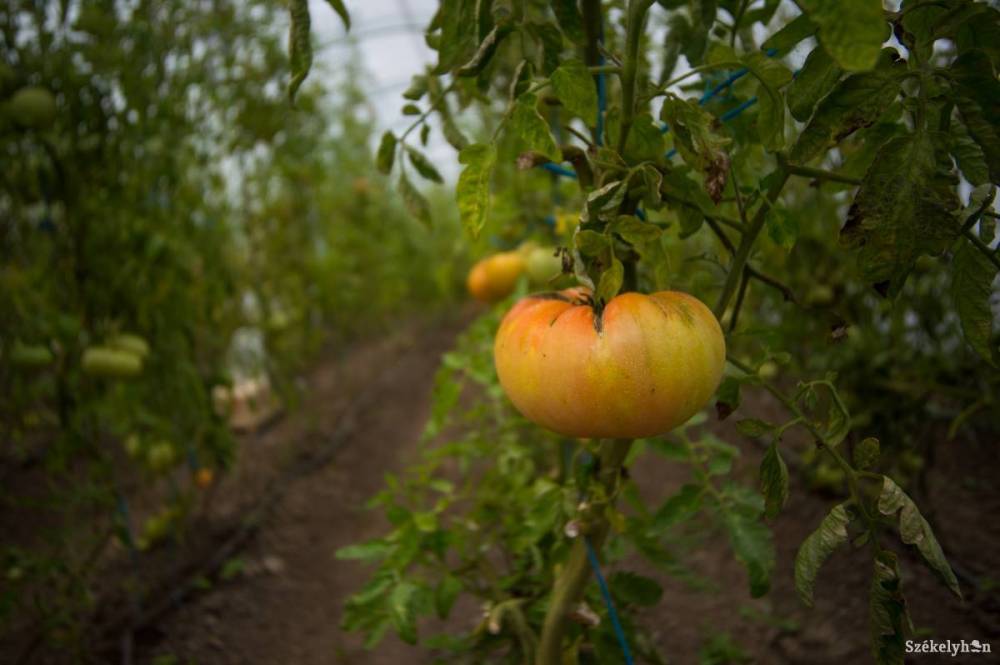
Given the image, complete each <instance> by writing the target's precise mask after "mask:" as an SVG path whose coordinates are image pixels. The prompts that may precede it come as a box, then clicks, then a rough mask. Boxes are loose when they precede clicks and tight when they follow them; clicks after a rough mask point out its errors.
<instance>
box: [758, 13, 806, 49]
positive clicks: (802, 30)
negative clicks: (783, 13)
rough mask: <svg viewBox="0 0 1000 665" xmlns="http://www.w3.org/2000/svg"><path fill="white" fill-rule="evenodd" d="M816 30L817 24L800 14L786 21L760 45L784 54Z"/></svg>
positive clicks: (762, 47)
mask: <svg viewBox="0 0 1000 665" xmlns="http://www.w3.org/2000/svg"><path fill="white" fill-rule="evenodd" d="M815 32H816V24H815V23H813V22H812V21H811V20H810V19H809V17H808V16H806V15H805V14H799V15H798V16H796V17H795V18H794V19H792V20H791V21H789V22H788V23H786V24H785V26H784V27H783V28H781V30H778V31H777V32H776V33H774V34H773V35H771V36H770V37H768V38H767V41H765V42H764V43H763V44H761V45H760V47H761V49H762V50H764V51H769V50H771V49H774V50H776V51H777V52H778V53H779V54H781V55H784V54H785V53H788V52H789V51H791V50H792V49H793V48H794V47H795V45H796V44H798V43H799V42H801V41H802V40H803V39H805V38H806V37H811V36H812V35H813V33H815Z"/></svg>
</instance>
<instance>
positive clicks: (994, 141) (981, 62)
mask: <svg viewBox="0 0 1000 665" xmlns="http://www.w3.org/2000/svg"><path fill="white" fill-rule="evenodd" d="M950 72H951V74H952V77H953V78H954V80H955V81H956V88H957V91H956V92H957V94H958V96H957V97H956V99H955V106H956V107H957V108H958V112H959V117H960V118H961V119H962V123H963V124H964V125H965V127H966V129H967V130H968V133H969V135H970V136H971V137H972V138H973V140H975V142H976V143H978V144H979V146H980V147H981V148H982V151H983V154H984V155H985V157H986V164H987V166H988V167H989V171H990V180H991V181H993V182H996V183H1000V129H998V127H997V124H996V118H997V117H998V115H1000V82H998V81H997V78H996V72H995V70H994V67H993V63H992V62H991V60H990V58H989V56H987V55H986V54H985V53H984V52H983V51H980V50H974V51H969V52H967V53H963V54H962V55H960V56H959V57H958V58H956V59H955V62H954V63H952V65H951V68H950Z"/></svg>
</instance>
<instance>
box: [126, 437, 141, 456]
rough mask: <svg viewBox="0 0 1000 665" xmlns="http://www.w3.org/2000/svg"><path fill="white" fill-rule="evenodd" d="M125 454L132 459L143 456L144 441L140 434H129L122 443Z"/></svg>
mask: <svg viewBox="0 0 1000 665" xmlns="http://www.w3.org/2000/svg"><path fill="white" fill-rule="evenodd" d="M122 445H123V446H124V448H125V453H126V454H127V455H128V456H129V457H130V458H132V459H138V458H139V456H140V455H141V454H142V439H140V438H139V435H138V434H129V435H128V437H126V438H125V441H124V442H123V443H122Z"/></svg>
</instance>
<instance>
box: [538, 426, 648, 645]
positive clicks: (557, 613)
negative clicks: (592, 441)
mask: <svg viewBox="0 0 1000 665" xmlns="http://www.w3.org/2000/svg"><path fill="white" fill-rule="evenodd" d="M631 447H632V440H631V439H608V440H604V441H602V442H601V450H600V457H599V458H598V459H599V461H600V465H599V466H598V469H597V482H598V483H599V484H600V486H601V487H602V488H603V490H604V496H606V497H608V499H607V502H608V503H609V504H610V503H613V500H614V496H615V495H616V494H617V490H618V483H619V479H620V478H621V469H622V463H623V462H624V461H625V458H626V457H627V456H628V452H629V450H630V449H631ZM591 513H592V515H593V516H594V517H593V520H592V521H591V522H590V524H589V529H588V531H587V538H588V539H589V540H590V544H591V545H592V546H593V547H594V550H595V551H596V552H598V553H600V551H601V547H602V546H603V545H604V541H605V539H606V538H607V535H608V520H607V518H606V517H605V516H604V511H603V510H601V509H599V508H597V507H595V509H593V510H592V511H591ZM589 580H590V568H589V563H588V561H587V543H586V542H585V541H584V538H583V536H580V537H578V538H577V539H576V541H575V542H574V543H573V547H572V549H571V550H570V553H569V558H568V559H567V560H566V564H565V565H564V566H563V569H562V572H561V573H560V574H559V577H558V578H557V579H556V581H555V583H554V585H553V588H552V598H551V599H550V600H549V609H548V611H547V612H546V614H545V622H544V623H543V624H542V635H541V639H540V641H539V645H538V651H537V652H536V653H535V665H561V663H562V662H563V659H562V649H563V638H564V637H565V635H566V628H567V627H568V626H569V622H570V618H569V615H570V613H571V612H572V611H573V609H574V607H575V606H576V604H577V603H579V602H580V599H581V598H582V597H583V592H584V589H586V587H587V582H588V581H589Z"/></svg>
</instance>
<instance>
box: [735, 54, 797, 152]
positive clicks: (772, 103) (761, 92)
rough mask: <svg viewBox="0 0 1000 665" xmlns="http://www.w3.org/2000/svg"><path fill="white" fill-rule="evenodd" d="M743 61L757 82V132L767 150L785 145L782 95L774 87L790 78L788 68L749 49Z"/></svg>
mask: <svg viewBox="0 0 1000 665" xmlns="http://www.w3.org/2000/svg"><path fill="white" fill-rule="evenodd" d="M743 63H744V64H745V65H746V66H747V68H748V69H749V70H750V72H751V73H752V74H753V75H754V76H755V77H756V78H757V80H758V81H759V82H760V86H759V87H758V90H757V105H758V112H757V133H758V134H759V135H760V140H761V142H762V143H763V144H764V147H765V148H767V149H768V150H771V151H775V150H781V149H782V148H783V147H785V99H784V97H782V96H781V95H780V94H779V93H778V88H780V87H782V86H784V85H786V84H787V83H788V82H789V81H791V80H792V72H791V70H789V69H788V68H787V67H785V66H784V65H783V64H781V62H780V61H779V60H777V59H775V58H769V57H767V56H766V55H764V54H763V53H750V54H748V55H746V56H745V57H744V58H743Z"/></svg>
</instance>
